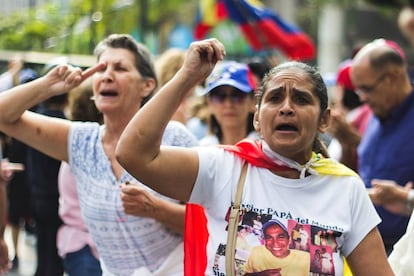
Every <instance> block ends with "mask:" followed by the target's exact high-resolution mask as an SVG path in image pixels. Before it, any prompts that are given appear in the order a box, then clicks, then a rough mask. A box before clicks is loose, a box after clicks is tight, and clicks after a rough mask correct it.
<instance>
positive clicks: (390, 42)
mask: <svg viewBox="0 0 414 276" xmlns="http://www.w3.org/2000/svg"><path fill="white" fill-rule="evenodd" d="M371 43H372V44H374V45H385V46H387V47H389V48H391V49H393V50H394V51H395V52H397V53H398V54H399V55H400V57H401V58H402V59H403V60H405V61H406V60H407V57H406V55H405V52H404V50H403V49H402V48H401V47H400V45H398V43H397V42H395V41H393V40H389V39H384V38H377V39H374V40H373V41H372V42H371Z"/></svg>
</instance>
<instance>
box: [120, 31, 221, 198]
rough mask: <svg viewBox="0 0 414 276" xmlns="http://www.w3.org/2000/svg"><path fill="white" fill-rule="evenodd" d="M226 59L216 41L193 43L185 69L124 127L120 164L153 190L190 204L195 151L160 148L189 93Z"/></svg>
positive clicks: (196, 165)
mask: <svg viewBox="0 0 414 276" xmlns="http://www.w3.org/2000/svg"><path fill="white" fill-rule="evenodd" d="M224 56H225V49H224V46H223V45H222V44H221V43H220V42H219V41H218V40H216V39H208V40H203V41H198V42H193V43H192V44H191V45H190V48H189V49H188V51H187V56H186V59H185V62H184V65H183V66H182V68H181V69H180V70H179V71H178V72H177V74H176V75H175V76H174V78H173V79H172V80H171V81H169V82H168V83H167V84H166V85H164V86H163V87H162V88H161V91H159V93H157V94H156V95H155V96H154V98H152V99H151V100H150V101H149V102H148V103H147V104H145V106H144V107H142V108H141V109H140V111H138V112H137V114H135V116H134V118H133V119H132V120H131V121H130V122H129V124H128V126H127V127H126V128H125V130H124V132H123V134H122V135H121V138H120V139H119V141H118V145H117V149H116V156H117V158H118V162H119V163H120V164H121V165H122V166H123V167H124V168H125V169H126V170H127V171H128V172H129V173H131V174H132V175H133V176H134V177H136V178H137V179H138V180H140V181H141V182H142V183H145V185H147V186H149V187H151V188H152V189H154V190H156V191H158V192H160V193H162V194H164V195H166V196H169V197H171V198H175V199H178V200H181V201H187V200H188V199H189V197H190V194H191V191H192V189H193V185H194V182H195V180H196V177H197V173H198V155H197V152H196V151H195V150H194V149H191V148H178V147H162V148H161V147H160V145H161V139H162V135H163V133H164V129H165V127H166V125H167V124H168V122H169V120H170V119H171V117H172V115H173V114H174V112H175V110H176V109H177V108H178V106H179V105H180V103H181V102H182V99H183V98H184V97H185V96H186V93H187V91H188V90H190V89H191V88H193V87H194V86H196V85H197V84H199V83H201V82H202V81H203V80H204V79H205V78H206V77H207V76H208V75H209V74H210V73H211V71H212V70H213V68H214V66H215V65H216V63H217V62H218V61H219V60H222V59H223V58H224Z"/></svg>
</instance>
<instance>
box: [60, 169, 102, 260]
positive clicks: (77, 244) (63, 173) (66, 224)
mask: <svg viewBox="0 0 414 276" xmlns="http://www.w3.org/2000/svg"><path fill="white" fill-rule="evenodd" d="M58 182H59V183H58V184H59V195H60V198H59V215H60V218H61V219H62V221H63V225H62V226H61V227H60V228H59V231H58V233H57V248H58V252H59V255H60V256H61V257H62V258H64V257H65V256H66V254H68V253H71V252H76V251H78V250H80V249H82V248H83V247H84V246H85V245H89V247H90V248H91V250H92V253H93V255H94V256H95V257H96V258H97V259H99V257H98V252H97V251H96V248H95V245H94V243H93V241H92V238H91V235H90V234H89V232H88V229H87V228H86V225H85V223H84V222H83V219H82V215H81V211H80V207H79V199H78V192H77V189H76V183H75V178H74V177H73V175H72V171H71V169H70V166H69V164H68V163H66V162H62V165H61V166H60V170H59V178H58Z"/></svg>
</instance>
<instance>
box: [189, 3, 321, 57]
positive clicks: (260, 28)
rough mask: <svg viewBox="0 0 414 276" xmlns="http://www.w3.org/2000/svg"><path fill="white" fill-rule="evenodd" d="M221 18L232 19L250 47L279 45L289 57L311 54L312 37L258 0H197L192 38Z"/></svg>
mask: <svg viewBox="0 0 414 276" xmlns="http://www.w3.org/2000/svg"><path fill="white" fill-rule="evenodd" d="M225 18H229V19H231V20H232V21H233V22H235V23H236V24H237V25H238V26H239V28H240V30H241V32H242V33H243V35H244V37H245V38H246V40H247V42H248V44H249V45H250V47H251V48H252V49H253V50H254V51H261V50H270V49H279V50H280V51H281V52H282V53H283V54H284V55H285V56H286V57H287V58H289V59H292V60H309V59H313V58H314V57H315V52H316V50H315V46H314V43H313V41H312V39H311V38H310V37H309V36H307V35H306V34H305V33H304V32H303V31H301V30H300V29H299V28H297V27H296V26H294V25H292V24H289V23H288V22H286V21H285V20H283V19H282V18H280V17H279V16H278V15H277V14H276V13H275V12H274V11H272V10H270V9H268V8H266V7H265V6H263V4H262V3H261V2H260V1H258V0H216V1H214V0H201V1H200V8H199V10H198V15H197V23H196V25H195V31H194V37H195V39H202V38H204V37H205V36H206V35H207V34H208V32H209V30H210V29H211V28H213V27H214V26H215V25H216V24H217V23H218V22H219V21H220V20H223V19H225Z"/></svg>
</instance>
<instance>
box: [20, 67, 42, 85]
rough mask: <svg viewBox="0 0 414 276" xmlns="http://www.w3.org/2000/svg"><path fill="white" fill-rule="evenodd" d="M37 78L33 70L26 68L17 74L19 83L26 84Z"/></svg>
mask: <svg viewBox="0 0 414 276" xmlns="http://www.w3.org/2000/svg"><path fill="white" fill-rule="evenodd" d="M37 77H38V75H37V72H36V71H35V70H33V69H30V68H26V69H23V70H21V71H20V73H19V83H20V84H22V83H26V82H29V81H32V80H34V79H36V78H37Z"/></svg>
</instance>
